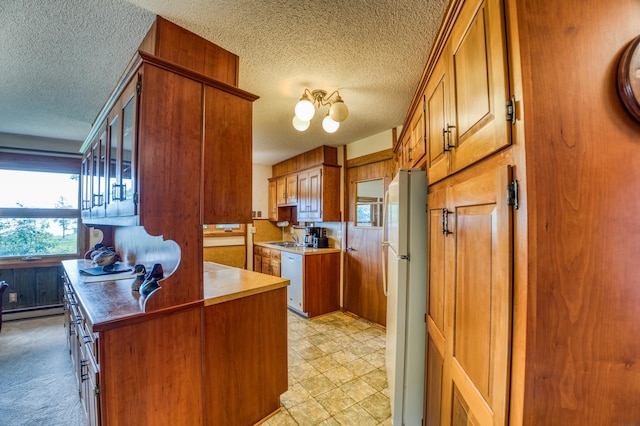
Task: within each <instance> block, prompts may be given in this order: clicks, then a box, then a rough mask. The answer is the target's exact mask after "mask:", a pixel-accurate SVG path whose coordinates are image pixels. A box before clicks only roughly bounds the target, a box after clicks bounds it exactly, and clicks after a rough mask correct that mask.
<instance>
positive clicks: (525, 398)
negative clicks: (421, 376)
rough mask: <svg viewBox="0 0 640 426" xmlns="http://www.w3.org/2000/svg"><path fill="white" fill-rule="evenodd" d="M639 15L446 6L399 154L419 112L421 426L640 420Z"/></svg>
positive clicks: (458, 0) (635, 9) (462, 2)
mask: <svg viewBox="0 0 640 426" xmlns="http://www.w3.org/2000/svg"><path fill="white" fill-rule="evenodd" d="M639 14H640V5H639V4H638V3H637V2H636V1H633V0H623V1H621V2H616V3H615V4H608V3H602V2H598V1H596V0H586V1H573V0H572V1H567V2H564V3H562V5H560V4H559V3H558V2H553V1H551V0H542V1H538V2H530V1H526V0H483V1H478V0H454V1H452V2H451V3H450V5H449V9H448V11H447V13H446V15H445V20H444V22H443V24H442V26H441V31H440V34H439V35H438V37H437V39H436V41H435V44H434V47H433V49H432V53H431V55H430V58H429V60H428V62H427V65H426V68H425V73H424V75H423V79H422V80H421V81H420V83H419V86H418V88H417V90H416V94H415V96H414V99H413V101H412V104H411V107H410V109H409V114H408V115H407V118H406V119H405V123H404V126H403V131H402V133H401V134H400V136H399V140H400V143H398V144H397V145H396V147H395V150H396V155H398V154H399V153H401V152H402V151H403V150H404V149H405V147H406V144H407V143H406V141H407V140H410V139H411V134H412V133H413V130H412V129H411V124H412V123H414V121H415V120H416V117H419V115H420V114H421V110H422V105H424V114H425V134H426V148H427V149H426V156H425V163H424V167H425V168H426V169H427V172H428V185H429V192H428V193H429V195H428V203H427V208H428V234H427V236H426V238H427V239H428V243H429V246H428V247H429V249H428V258H427V262H426V265H427V268H428V269H427V271H428V285H429V292H428V301H427V302H428V303H427V306H428V312H427V342H426V347H425V351H426V366H425V371H426V378H425V389H426V397H425V404H424V406H425V413H424V415H425V424H428V425H432V424H433V425H469V424H473V425H506V424H513V425H520V424H524V425H542V424H544V425H546V424H603V425H604V424H638V423H640V406H639V405H638V404H637V401H636V399H637V398H636V397H635V395H637V394H638V392H640V369H638V368H635V367H634V366H635V365H637V364H640V357H639V356H638V354H639V353H640V343H638V339H637V338H636V337H637V335H638V327H637V326H636V325H637V324H638V322H637V317H638V314H639V310H638V306H640V292H638V291H636V286H635V285H634V284H635V282H636V281H637V276H638V271H637V267H635V266H634V265H635V263H637V262H636V261H635V257H634V255H633V253H635V252H637V251H638V249H640V247H639V246H638V241H640V239H639V238H637V236H638V235H640V233H639V231H638V229H639V228H638V222H637V220H636V219H635V217H634V216H633V214H631V213H628V212H633V211H637V210H638V208H640V205H639V201H638V197H628V194H629V191H636V192H637V191H638V190H639V189H640V185H639V184H638V182H640V178H639V176H640V174H639V173H640V172H638V170H640V164H639V163H638V161H636V159H638V158H640V145H638V143H637V141H638V139H639V138H640V127H639V126H640V123H638V122H637V121H634V120H633V118H632V117H631V116H630V115H629V114H628V113H627V112H626V111H625V110H624V107H623V105H622V103H621V101H620V99H619V96H618V94H617V93H616V90H617V88H616V72H617V69H616V68H617V66H618V62H619V60H620V55H621V53H622V52H623V51H624V49H625V48H626V46H627V45H628V44H629V42H630V41H631V40H633V39H634V38H635V37H637V35H638V27H637V25H636V24H637V19H636V17H637V16H639ZM550 46H553V47H550ZM587 105H588V107H587ZM612 140H615V141H616V142H615V143H613V144H611V143H607V141H612ZM398 158H400V156H399V155H398ZM400 164H401V165H406V164H407V163H406V162H402V161H401V162H400ZM616 188H618V189H621V188H623V189H622V190H620V191H618V190H616ZM613 205H615V206H616V208H615V209H611V206H613ZM625 212H627V213H625ZM634 262H635V263H634Z"/></svg>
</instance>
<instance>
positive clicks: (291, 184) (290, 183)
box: [285, 175, 298, 204]
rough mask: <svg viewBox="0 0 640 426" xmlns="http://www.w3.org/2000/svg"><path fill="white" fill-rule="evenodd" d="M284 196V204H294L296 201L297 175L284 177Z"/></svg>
mask: <svg viewBox="0 0 640 426" xmlns="http://www.w3.org/2000/svg"><path fill="white" fill-rule="evenodd" d="M285 187H286V191H285V194H286V195H285V198H286V201H285V203H286V204H294V203H296V202H297V201H298V175H291V176H287V177H286V178H285Z"/></svg>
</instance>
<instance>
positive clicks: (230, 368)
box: [198, 288, 288, 426]
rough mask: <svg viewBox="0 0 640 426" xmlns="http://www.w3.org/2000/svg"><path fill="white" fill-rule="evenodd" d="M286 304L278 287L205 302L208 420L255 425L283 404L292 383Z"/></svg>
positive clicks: (233, 424)
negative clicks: (272, 289)
mask: <svg viewBox="0 0 640 426" xmlns="http://www.w3.org/2000/svg"><path fill="white" fill-rule="evenodd" d="M286 305H287V289H286V288H280V289H277V290H274V291H269V292H266V293H260V294H258V295H255V296H250V297H244V298H241V299H236V300H232V301H229V302H224V303H220V304H215V305H211V306H207V307H205V310H204V329H205V330H206V331H205V333H206V334H205V335H204V352H205V353H206V354H207V356H206V357H205V358H204V364H203V365H204V375H205V377H206V380H205V382H204V398H205V424H207V425H223V424H224V425H229V426H236V425H237V426H244V425H251V424H255V423H257V422H258V421H259V420H261V419H262V417H263V416H264V413H269V412H273V411H275V410H277V409H279V407H280V394H282V393H284V392H285V391H286V390H287V386H288V379H287V374H288V368H287V310H286ZM278 306H280V307H282V308H283V309H275V308H274V307H278ZM198 371H199V370H198Z"/></svg>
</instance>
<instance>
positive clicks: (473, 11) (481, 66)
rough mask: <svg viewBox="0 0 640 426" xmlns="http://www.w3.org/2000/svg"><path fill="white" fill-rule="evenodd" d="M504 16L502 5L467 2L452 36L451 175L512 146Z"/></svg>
mask: <svg viewBox="0 0 640 426" xmlns="http://www.w3.org/2000/svg"><path fill="white" fill-rule="evenodd" d="M503 16H504V14H503V10H502V1H501V0H482V1H476V2H465V4H464V6H463V9H462V11H461V13H460V16H459V17H458V20H457V22H456V24H455V26H454V28H453V30H452V32H451V37H450V43H451V49H452V57H451V61H450V64H449V75H450V76H451V78H452V79H453V90H454V95H453V96H454V104H455V111H456V112H455V123H453V121H454V120H453V118H452V123H451V126H453V127H451V128H450V129H449V130H450V131H451V132H452V134H451V135H450V136H451V140H452V141H453V142H454V143H453V145H454V148H453V155H452V170H451V171H452V172H455V171H458V170H461V169H463V168H464V167H466V166H468V165H470V164H472V163H474V162H476V161H478V160H480V159H482V158H484V157H486V156H488V155H489V154H491V153H493V152H495V151H497V150H498V149H500V148H502V147H504V146H507V145H509V144H510V143H511V123H510V122H509V121H507V113H506V111H507V110H506V102H507V100H508V97H509V95H508V94H509V88H508V84H509V80H508V75H507V62H506V43H505V30H504V18H503Z"/></svg>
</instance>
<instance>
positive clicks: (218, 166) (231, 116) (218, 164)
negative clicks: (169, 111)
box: [202, 85, 252, 223]
mask: <svg viewBox="0 0 640 426" xmlns="http://www.w3.org/2000/svg"><path fill="white" fill-rule="evenodd" d="M203 114H204V151H203V155H204V169H203V203H202V206H203V210H202V216H203V223H249V222H251V191H250V190H247V188H251V185H252V178H251V168H252V166H251V158H252V148H251V146H252V139H251V133H252V130H251V126H250V125H247V123H251V120H252V118H251V117H252V102H251V101H249V100H247V99H243V98H241V97H238V96H235V95H233V94H230V93H227V92H225V91H222V90H219V89H217V88H214V87H211V86H208V85H205V86H204V111H203Z"/></svg>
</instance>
